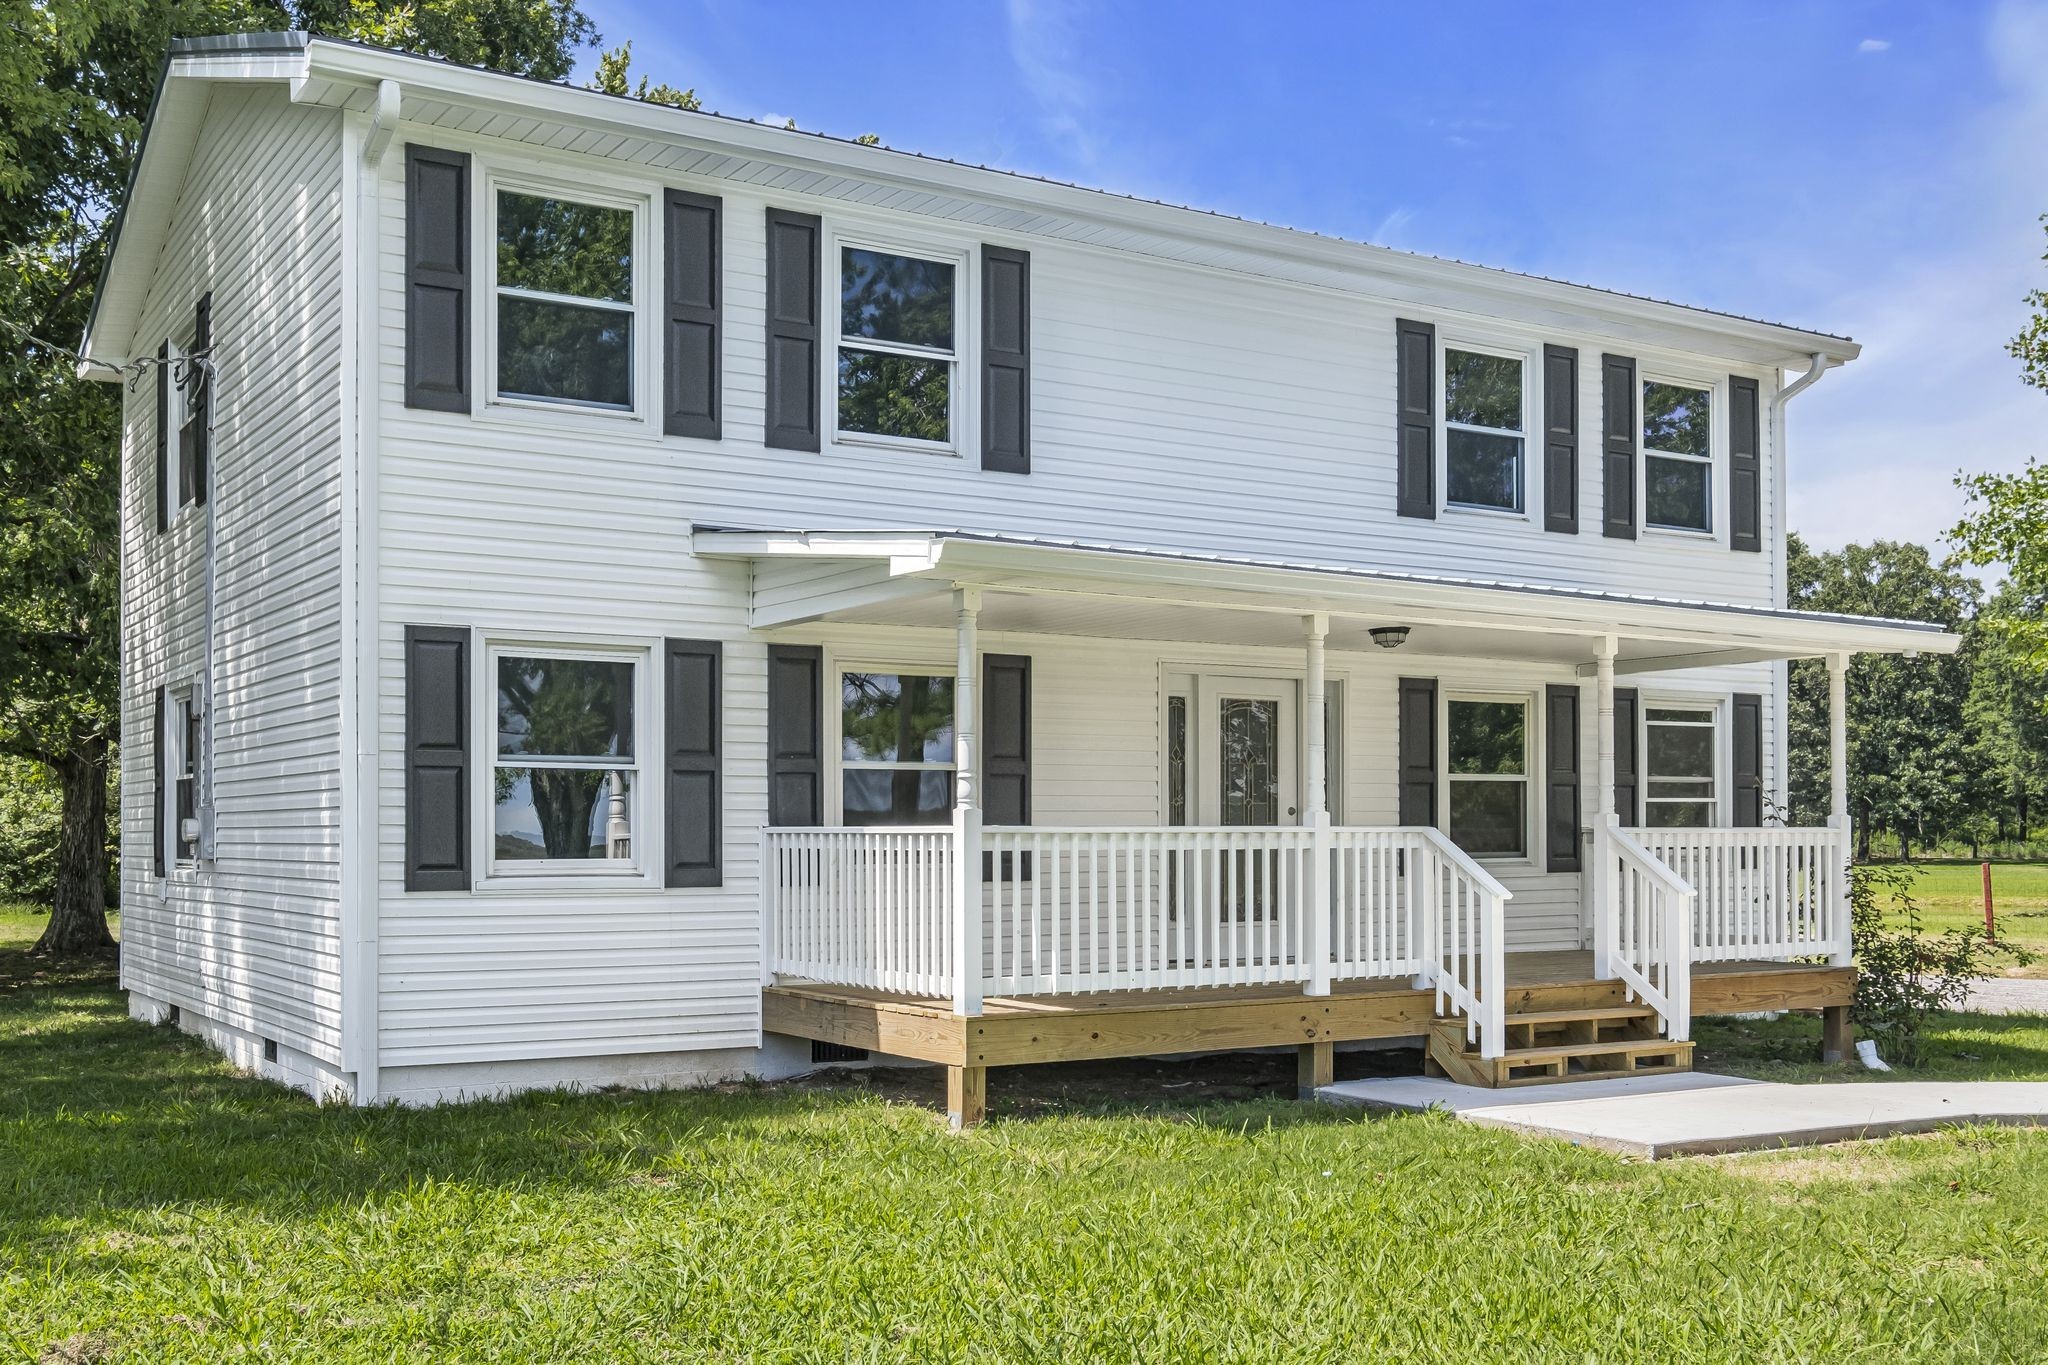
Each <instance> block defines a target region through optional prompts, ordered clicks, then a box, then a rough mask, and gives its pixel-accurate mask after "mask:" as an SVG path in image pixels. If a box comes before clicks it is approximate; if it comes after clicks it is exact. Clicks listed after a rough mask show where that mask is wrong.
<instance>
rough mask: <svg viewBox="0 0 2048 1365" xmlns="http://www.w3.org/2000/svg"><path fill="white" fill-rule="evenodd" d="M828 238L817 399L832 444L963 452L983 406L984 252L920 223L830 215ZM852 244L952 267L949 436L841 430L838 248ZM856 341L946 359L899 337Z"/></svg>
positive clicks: (868, 347) (862, 347) (867, 347)
mask: <svg viewBox="0 0 2048 1365" xmlns="http://www.w3.org/2000/svg"><path fill="white" fill-rule="evenodd" d="M824 239H825V240H824V246H823V269H821V270H820V271H819V272H818V273H819V274H820V275H821V276H823V278H822V279H821V280H820V281H819V287H820V288H821V289H822V290H823V291H824V297H823V299H821V300H820V303H819V308H820V314H819V320H820V322H821V324H822V325H821V326H820V327H819V328H818V338H819V340H820V342H821V343H822V344H821V345H820V346H819V348H818V349H819V351H820V352H821V353H822V354H821V362H822V364H823V367H824V373H823V374H822V375H821V376H820V378H819V381H818V382H819V388H818V401H819V404H820V406H821V407H822V408H823V409H824V412H823V414H822V415H823V419H824V421H825V424H826V430H827V434H828V438H829V440H830V442H831V444H832V445H834V446H848V447H855V448H860V449H867V450H889V451H902V452H906V453H909V454H918V455H949V456H952V457H954V458H956V459H957V458H960V457H962V456H963V455H964V454H965V452H966V451H967V450H968V449H969V448H970V447H971V446H972V444H973V433H975V432H976V431H978V430H979V429H980V423H979V413H980V409H979V407H978V406H977V404H978V402H979V398H980V389H979V387H978V385H979V383H980V372H979V371H980V367H979V364H978V361H979V354H980V336H981V254H980V252H979V251H977V250H976V249H975V248H974V246H973V245H972V244H969V243H965V242H962V241H960V240H959V239H957V238H949V237H939V236H929V235H926V234H923V233H919V232H916V231H914V230H913V231H905V230H902V229H898V228H895V227H884V226H880V225H876V226H872V227H870V226H868V225H865V224H862V223H859V222H854V221H847V220H838V219H828V220H827V221H826V223H825V230H824ZM846 247H853V248H855V249H856V250H865V251H879V252H885V253H887V254H889V255H894V256H913V257H916V258H917V259H918V260H923V261H936V262H939V263H940V264H943V265H950V266H952V267H953V350H952V361H951V363H952V366H953V374H952V378H951V380H950V381H949V383H948V386H947V393H948V395H949V398H950V401H949V403H948V407H949V409H950V411H949V412H948V413H947V428H948V434H947V438H946V440H944V441H918V440H912V439H910V438H908V437H903V436H883V435H877V434H875V433H872V432H863V431H842V430H840V427H839V348H840V347H841V346H842V345H847V344H849V343H848V342H847V341H846V338H845V336H844V335H843V334H842V333H841V332H840V330H839V293H840V289H841V287H842V286H841V275H840V255H841V252H842V249H843V248H846ZM851 344H852V346H853V349H855V350H859V351H880V352H884V353H886V354H889V355H902V356H912V357H915V358H918V359H927V360H929V359H940V358H943V357H944V356H945V355H946V353H945V352H943V351H934V350H931V349H929V348H926V347H923V346H905V345H901V344H898V343H895V342H886V341H885V342H874V341H866V340H862V341H858V342H854V343H851Z"/></svg>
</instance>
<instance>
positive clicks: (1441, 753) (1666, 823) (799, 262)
mask: <svg viewBox="0 0 2048 1365" xmlns="http://www.w3.org/2000/svg"><path fill="white" fill-rule="evenodd" d="M87 345H88V350H89V352H90V355H91V356H92V357H93V358H94V359H96V360H104V361H108V362H112V363H116V364H129V363H133V362H137V361H143V360H147V359H148V358H152V357H154V358H157V359H158V360H160V361H161V362H162V363H159V364H155V365H150V366H147V367H146V369H145V371H144V374H143V379H142V381H141V382H139V383H136V384H134V385H132V386H131V388H130V391H129V394H128V398H127V407H126V419H125V426H124V433H125V434H124V441H125V446H124V460H123V474H122V508H123V515H122V563H123V624H122V639H123V693H122V745H121V754H122V793H123V795H122V817H121V827H122V853H123V856H122V877H121V902H122V912H123V921H122V926H123V939H124V943H123V951H122V983H123V985H124V986H125V987H126V988H127V990H128V992H129V994H130V1000H131V1006H132V1010H133V1012H134V1013H135V1014H136V1015H138V1016H139V1017H144V1018H151V1019H163V1018H167V1017H170V1016H171V1015H172V1014H173V1012H175V1016H176V1018H177V1019H178V1020H179V1022H180V1023H181V1024H182V1025H183V1026H184V1027H186V1028H188V1029H191V1030H194V1031H197V1032H201V1033H203V1034H204V1035H206V1036H207V1037H209V1038H211V1039H212V1040H213V1041H214V1042H215V1043H216V1044H217V1045H218V1046H220V1047H221V1048H223V1049H224V1050H226V1051H227V1052H228V1053H229V1054H230V1055H232V1056H233V1057H235V1058H236V1059H237V1060H238V1061H240V1062H242V1063H243V1064H245V1065H247V1066H249V1067H251V1068H260V1069H261V1070H262V1071H263V1072H264V1073H265V1074H268V1075H274V1076H277V1077H279V1078H281V1079H283V1080H286V1081H288V1082H289V1083H291V1084H294V1085H297V1086H300V1087H303V1088H305V1089H307V1090H309V1091H312V1092H315V1093H319V1094H333V1093H339V1094H341V1095H344V1096H347V1097H349V1098H351V1099H353V1100H355V1101H357V1102H369V1101H375V1100H382V1099H398V1100H402V1101H408V1102H412V1101H431V1100H434V1099H437V1098H443V1097H450V1096H454V1095H458V1094H477V1093H484V1092H496V1091H503V1090H509V1089H515V1088H519V1087H528V1086H539V1085H553V1084H606V1083H628V1084H675V1083H690V1082H695V1081H704V1080H712V1079H718V1078H725V1077H731V1076H738V1075H749V1074H752V1075H779V1074H788V1073H790V1072H792V1071H796V1070H800V1069H803V1068H805V1067H808V1066H811V1065H813V1064H814V1062H815V1061H819V1060H829V1059H835V1058H843V1057H846V1056H849V1055H857V1053H849V1052H848V1049H865V1050H870V1051H872V1052H875V1053H880V1054H884V1055H889V1056H898V1057H911V1058H921V1059H924V1060H927V1061H931V1062H935V1063H939V1064H942V1065H944V1066H946V1067H947V1068H948V1069H949V1070H948V1075H949V1078H950V1081H951V1085H950V1092H949V1093H950V1095H951V1100H950V1103H949V1107H950V1109H951V1110H952V1112H953V1114H954V1115H955V1117H956V1119H958V1120H959V1121H960V1122H963V1123H972V1122H974V1121H975V1120H976V1119H977V1118H978V1117H979V1116H980V1112H981V1107H982V1103H983V1101H982V1093H983V1086H984V1084H985V1072H986V1068H987V1067H989V1066H1002V1065H1007V1064H1012V1063H1020V1062H1031V1061H1041V1060H1051V1059H1055V1058H1061V1057H1080V1056H1113V1055H1124V1054H1133V1053H1156V1052H1176V1051H1182V1052H1184V1051H1197V1050H1204V1049H1214V1048H1234V1047H1257V1046H1272V1045H1281V1044H1288V1045H1296V1046H1299V1047H1300V1048H1301V1055H1302V1074H1303V1082H1304V1085H1313V1084H1314V1083H1315V1082H1316V1081H1318V1080H1320V1079H1321V1078H1322V1077H1324V1076H1326V1075H1327V1073H1328V1068H1329V1066H1330V1053H1331V1050H1332V1048H1333V1047H1334V1046H1336V1045H1339V1044H1343V1043H1347V1042H1351V1041H1354V1040H1363V1039H1372V1038H1382V1037H1389V1036H1408V1035H1425V1036H1427V1038H1428V1039H1429V1044H1428V1055H1429V1057H1430V1059H1431V1065H1432V1066H1435V1067H1439V1068H1442V1069H1444V1070H1446V1071H1448V1072H1450V1073H1451V1074H1452V1075H1453V1076H1455V1077H1458V1078H1460V1079H1466V1080H1470V1081H1474V1082H1476V1083H1484V1084H1495V1083H1506V1082H1512V1081H1517V1080H1526V1079H1539V1078H1547V1077H1555V1076H1559V1075H1566V1074H1581V1073H1583V1072H1587V1071H1615V1072H1626V1071H1634V1070H1642V1069H1650V1068H1657V1067H1678V1066H1684V1065H1686V1064H1687V1062H1688V1055H1689V1051H1690V1045H1689V1043H1688V1042H1687V1036H1688V1035H1687V1030H1688V1027H1689V1024H1690V1020H1691V1018H1692V1016H1693V1015H1694V1014H1695V1013H1707V1012H1714V1011H1724V1010H1731V1009H1738V1008H1765V1007H1790V1008H1814V1009H1828V1010H1831V1011H1833V1015H1834V1016H1835V1018H1834V1020H1833V1022H1835V1023H1837V1024H1838V1023H1839V1016H1840V1013H1841V1008H1840V1007H1841V1006H1842V1005H1843V1004H1845V1003H1846V1001H1847V998H1848V995H1847V992H1848V989H1849V983H1850V976H1849V969H1848V967H1847V966H1846V965H1845V964H1846V963H1847V961H1848V950H1849V944H1848V927H1847V914H1846V905H1845V899H1844V890H1845V882H1844V863H1845V860H1846V853H1847V843H1846V839H1847V828H1846V823H1847V822H1846V818H1845V815H1844V813H1843V811H1844V807H1843V802H1842V796H1841V792H1842V771H1843V758H1842V752H1843V746H1842V743H1841V719H1840V713H1841V711H1840V704H1839V695H1840V694H1839V686H1840V682H1841V679H1842V676H1843V669H1844V668H1845V667H1846V665H1847V661H1848V660H1849V658H1850V657H1851V656H1852V655H1854V654H1855V653H1857V652H1862V651H1876V652H1910V651H1916V650H1927V651H1945V650H1952V649H1954V648H1955V647H1956V641H1955V639H1954V638H1953V637H1951V636H1948V635H1946V634H1943V633H1942V632H1941V631H1940V630H1938V629H1936V628H1934V627H1931V626H1926V625H1921V624H1916V623H1910V622H1896V621H1871V620H1861V619H1846V618H1839V617H1825V616H1816V615H1812V614H1804V613H1799V612H1793V611H1788V610H1786V609H1785V600H1786V583H1785V572H1786V559H1785V534H1786V526H1785V503H1786V498H1785V486H1786V452H1785V442H1784V430H1785V423H1784V417H1785V405H1786V402H1787V400H1788V399H1789V398H1790V397H1791V396H1792V395H1793V394H1794V393H1796V392H1797V391H1798V390H1799V389H1801V388H1803V387H1804V386H1806V385H1807V384H1810V383H1812V382H1814V381H1815V380H1817V379H1819V378H1820V377H1821V376H1822V375H1823V374H1824V373H1825V371H1826V370H1828V369H1829V368H1831V367H1833V366H1837V365H1840V364H1842V363H1844V362H1846V361H1849V360H1851V359H1853V358H1854V357H1855V355H1856V353H1857V348H1856V346H1855V344H1854V343H1852V342H1849V341H1847V340H1844V339H1843V338H1840V337H1836V336H1830V335H1826V334H1822V333H1816V332H1808V331H1803V330H1800V329H1797V328H1793V327H1785V326H1778V325H1774V324H1770V323H1763V322H1756V321H1751V320H1748V319H1744V318H1738V317H1730V316H1727V315H1724V314H1720V313H1714V312H1708V311H1704V310H1700V309H1694V308H1686V307H1681V306H1677V305H1674V304H1669V303H1663V302H1657V301H1654V300H1649V299H1643V298H1636V297H1632V296H1627V295H1622V294H1616V293H1611V292H1607V291H1603V290H1599V289H1593V288H1587V287H1583V286H1578V285H1571V284H1564V283H1559V282H1555V281H1552V280H1547V279H1536V278H1531V277H1528V276H1525V275H1518V274H1513V273H1510V272H1506V271H1501V270H1493V269H1486V268H1482V267H1478V266H1472V265H1465V264H1461V263H1457V262H1452V261H1445V260H1438V259H1433V258H1429V257H1423V256H1414V255H1409V254H1405V253H1401V252H1396V251H1390V250H1386V249H1383V248H1378V247H1372V246H1366V245H1360V244H1355V243H1351V242H1345V241H1339V240H1333V239H1331V238H1327V237H1320V236H1315V235H1311V234H1307V233H1302V232H1296V231H1290V230H1287V229H1283V228H1276V227H1269V226H1265V225H1262V224H1259V223H1254V222H1246V221H1241V220H1238V219H1234V218H1228V217H1222V216H1218V215H1216V214H1212V213H1204V212H1200V211H1196V210H1191V209H1185V208H1176V207H1171V206H1167V205H1162V204H1157V203H1149V202H1142V201H1138V200H1133V199H1129V198H1125V197H1121V196H1118V195H1114V194H1108V193H1102V192H1099V191H1094V190H1088V189H1083V188H1078V187H1074V186H1069V185H1063V184H1057V183H1051V182H1048V181H1044V180H1039V179H1034V178H1029V177H1024V176H1018V175H1012V174H1006V173H1003V172H999V171H993V170H987V169H983V168H980V167H973V166H962V165H957V164H954V163H951V162H947V161H939V160H932V159H928V158H925V157H920V156H916V155H911V154H906V153H903V152H897V151H892V150H889V149H886V148H880V147H869V146H862V145H856V144H852V143H847V142H842V141H838V140H835V139H831V138H827V137H821V136H818V135H815V134H810V133H801V132H795V131H786V130H782V129H775V128H769V127H764V126H760V125H757V124H753V123H748V122H742V121H735V120H731V119H725V118H720V117H717V116H714V115H708V114H701V113H687V112H682V111H678V110H675V109H671V108H666V107H661V106H655V105H648V104H643V103H639V102H636V101H632V100H626V99H619V98H614V97H610V96H606V95H602V94H598V93H594V92H591V91H588V90H581V89H575V88H570V87H566V86H560V85H551V84H543V83H538V82H533V81H528V80H523V79H519V78H515V77H512V76H507V75H500V74H495V73H491V72H486V71H480V70H473V69H467V68H462V67H458V66H453V65H450V64H446V63H442V62H436V61H429V60H423V59H419V58H415V57H411V56H407V55H403V54H399V53H395V52H389V51H382V50H378V49H374V48H368V47H363V46H358V45H353V44H347V43H341V42H334V41H327V40H323V39H317V38H316V39H308V38H306V37H304V36H303V35H298V34H271V35H254V36H249V37H243V38H235V39H206V40H195V41H189V42H184V43H181V44H179V45H178V46H177V47H176V48H175V49H174V51H173V53H172V55H171V58H170V62H169V67H168V74H167V77H166V79H165V82H164V86H163V89H162V91H161V94H160V96H159V98H158V100H157V103H156V106H155V108H154V111H153V113H152V115H151V118H150V122H149V127H148V132H147V141H146V145H145V148H144V151H143V153H142V155H141V158H140V161H139V165H138V169H137V172H136V175H135V180H134V184H133V187H132V189H131V192H130V194H129V197H128V200H127V203H126V205H125V207H124V209H123V211H122V216H121V220H120V224H119V234H118V240H117V244H116V247H115V249H114V251H113V253H112V256H111V260H110V262H109V264H108V266H107V270H106V274H105V278H104V281H103V284H102V287H101V289H100V292H99V296H98V305H97V311H96V313H95V315H94V318H93V321H92V325H91V330H90V334H89V337H88V343H87ZM1811 657H1823V658H1826V659H1827V660H1829V661H1830V665H1831V667H1832V669H1833V676H1834V679H1835V681H1836V684H1837V706H1836V720H1835V773H1834V777H1835V793H1836V795H1835V805H1834V809H1835V812H1836V814H1835V819H1834V822H1833V823H1832V824H1831V825H1830V826H1829V827H1827V828H1819V829H1788V828H1783V827H1781V826H1780V825H1779V823H1778V822H1777V820H1776V818H1775V813H1776V812H1777V811H1778V810H1779V808H1780V806H1779V803H1780V801H1781V800H1782V798H1783V795H1784V792H1785V769H1786V758H1785V736H1786V717H1785V697H1786V684H1785V676H1786V675H1785V664H1786V661H1787V660H1789V659H1794V658H1811ZM1835 1042H1836V1044H1837V1045H1839V1042H1840V1038H1839V1030H1837V1032H1836V1034H1835Z"/></svg>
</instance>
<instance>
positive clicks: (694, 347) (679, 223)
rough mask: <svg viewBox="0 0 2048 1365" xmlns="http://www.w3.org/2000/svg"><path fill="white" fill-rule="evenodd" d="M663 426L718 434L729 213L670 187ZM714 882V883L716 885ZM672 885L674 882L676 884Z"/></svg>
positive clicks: (674, 432)
mask: <svg viewBox="0 0 2048 1365" xmlns="http://www.w3.org/2000/svg"><path fill="white" fill-rule="evenodd" d="M665 205H666V207H665V212H664V220H665V231H664V242H665V245H666V247H667V250H666V252H665V253H664V257H665V259H664V263H663V276H664V279H665V281H666V283H665V285H664V289H663V295H664V297H665V299H666V300H667V306H666V308H665V309H664V311H663V321H664V322H665V323H666V324H667V326H666V335H665V337H664V342H665V343H666V344H665V345H664V346H663V349H662V361H661V364H662V417H661V429H662V430H663V431H664V432H666V433H667V434H669V435H670V436H701V437H703V438H705V439H706V440H711V441H715V440H717V439H718V435H719V424H718V396H719V394H718V391H719V379H720V376H721V369H720V366H721V364H722V361H721V359H720V349H721V348H720V346H719V339H720V336H721V332H720V330H719V306H720V301H721V299H722V297H723V293H724V290H723V288H722V284H723V282H722V280H721V279H720V277H719V262H720V260H721V259H722V254H721V250H720V248H721V244H722V238H721V236H720V230H721V228H722V226H723V224H724V212H723V209H722V206H721V204H720V201H719V200H718V199H716V198H714V197H712V196H711V195H707V194H691V193H689V192H688V191H687V190H670V191H668V193H667V196H666V200H665ZM713 884H714V885H715V883H713ZM671 885H674V883H671Z"/></svg>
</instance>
